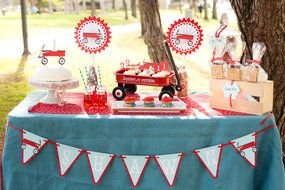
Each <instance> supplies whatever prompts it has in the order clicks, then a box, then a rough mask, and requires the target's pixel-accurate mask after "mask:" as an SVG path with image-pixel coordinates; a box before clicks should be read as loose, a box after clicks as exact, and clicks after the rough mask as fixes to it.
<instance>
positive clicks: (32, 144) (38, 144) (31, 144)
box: [21, 139, 41, 154]
mask: <svg viewBox="0 0 285 190" xmlns="http://www.w3.org/2000/svg"><path fill="white" fill-rule="evenodd" d="M27 145H29V146H32V147H34V150H33V153H34V154H37V153H38V150H39V148H40V146H41V141H40V142H39V143H36V142H33V141H31V140H29V139H22V146H21V148H22V149H26V146H27Z"/></svg>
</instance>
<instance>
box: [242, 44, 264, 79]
mask: <svg viewBox="0 0 285 190" xmlns="http://www.w3.org/2000/svg"><path fill="white" fill-rule="evenodd" d="M265 50H266V46H265V44H264V43H262V42H256V43H253V44H252V58H253V60H247V66H246V68H245V72H244V79H245V80H246V81H249V82H265V81H267V79H268V75H267V73H266V72H265V71H264V69H263V68H262V67H261V66H260V63H261V58H262V56H263V55H264V53H265Z"/></svg>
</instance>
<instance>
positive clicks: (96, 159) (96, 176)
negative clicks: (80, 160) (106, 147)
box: [87, 151, 115, 184]
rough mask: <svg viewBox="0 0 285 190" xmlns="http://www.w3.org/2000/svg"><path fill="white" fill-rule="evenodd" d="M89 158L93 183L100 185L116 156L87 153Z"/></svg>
mask: <svg viewBox="0 0 285 190" xmlns="http://www.w3.org/2000/svg"><path fill="white" fill-rule="evenodd" d="M87 158H88V164H89V167H90V171H91V175H92V180H93V183H94V184H98V183H99V182H100V181H101V179H102V178H103V176H104V174H105V172H106V171H107V169H108V167H109V166H110V164H111V162H112V161H113V159H114V158H115V155H114V154H106V153H100V152H92V151H87Z"/></svg>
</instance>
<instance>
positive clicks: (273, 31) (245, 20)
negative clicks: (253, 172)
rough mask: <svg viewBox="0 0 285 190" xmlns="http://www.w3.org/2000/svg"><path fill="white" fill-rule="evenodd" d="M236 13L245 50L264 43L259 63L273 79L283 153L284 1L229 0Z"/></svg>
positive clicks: (284, 126) (274, 111)
mask: <svg viewBox="0 0 285 190" xmlns="http://www.w3.org/2000/svg"><path fill="white" fill-rule="evenodd" d="M230 2H231V4H232V7H233V9H234V11H235V13H236V15H237V19H238V25H239V29H240V31H241V33H242V38H243V40H244V41H245V42H246V45H247V52H248V53H249V54H247V55H252V50H251V46H252V43H253V42H263V43H265V45H266V48H267V49H266V52H265V55H264V57H263V59H262V63H261V66H262V67H263V68H264V69H265V71H266V72H267V73H268V76H269V79H270V80H273V81H274V100H273V102H274V106H273V113H274V116H275V119H276V123H277V126H278V128H279V130H280V134H281V137H282V144H283V159H284V152H285V82H284V81H285V74H284V73H285V64H284V63H285V35H284V34H285V0H278V1H267V0H258V1H255V0H230Z"/></svg>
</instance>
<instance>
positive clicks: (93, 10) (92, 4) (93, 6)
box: [91, 0, 96, 16]
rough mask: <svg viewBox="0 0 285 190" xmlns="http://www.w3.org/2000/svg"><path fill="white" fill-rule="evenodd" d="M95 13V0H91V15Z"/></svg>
mask: <svg viewBox="0 0 285 190" xmlns="http://www.w3.org/2000/svg"><path fill="white" fill-rule="evenodd" d="M95 15H96V4H95V0H91V16H95Z"/></svg>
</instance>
